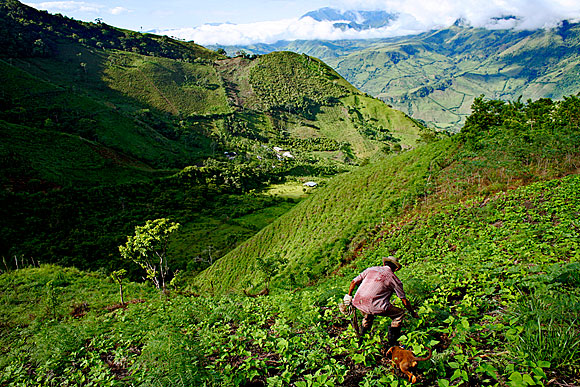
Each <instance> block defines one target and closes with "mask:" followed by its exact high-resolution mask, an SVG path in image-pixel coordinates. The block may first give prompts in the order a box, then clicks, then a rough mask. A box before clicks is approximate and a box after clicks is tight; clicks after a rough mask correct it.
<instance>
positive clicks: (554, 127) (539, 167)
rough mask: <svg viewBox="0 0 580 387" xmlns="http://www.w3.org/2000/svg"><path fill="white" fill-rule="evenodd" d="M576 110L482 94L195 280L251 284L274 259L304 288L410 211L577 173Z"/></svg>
mask: <svg viewBox="0 0 580 387" xmlns="http://www.w3.org/2000/svg"><path fill="white" fill-rule="evenodd" d="M579 107H580V98H579V97H569V98H566V99H565V100H563V101H560V102H553V101H551V100H538V101H535V102H533V101H528V102H527V103H525V104H524V103H520V102H515V103H505V102H501V101H494V100H485V99H483V98H478V99H477V100H476V103H474V114H473V115H472V116H470V118H469V119H468V120H467V124H466V126H465V127H464V129H463V130H462V132H461V133H460V134H459V135H457V136H455V137H453V138H450V139H446V140H441V141H437V142H434V143H431V144H427V145H426V146H422V147H419V148H417V149H414V150H412V151H408V152H403V153H402V154H399V155H391V156H389V157H387V158H385V159H383V160H382V161H381V162H376V163H371V164H369V165H367V166H365V167H363V168H360V169H358V170H356V171H353V172H351V173H348V174H344V175H340V176H337V177H335V178H334V179H332V180H331V181H329V182H328V184H327V185H326V187H325V189H324V190H321V191H318V192H316V193H315V194H313V195H312V196H310V197H309V198H308V199H307V200H305V201H303V202H301V203H300V204H299V205H297V206H296V207H295V208H294V209H293V210H292V211H289V212H288V213H287V214H285V215H284V216H283V217H281V218H280V219H279V220H277V221H275V222H274V223H273V224H272V225H271V226H269V227H267V228H264V229H263V230H261V231H260V232H259V233H258V234H257V235H256V236H255V237H253V238H252V239H250V240H248V241H246V242H244V243H242V244H241V245H240V246H239V247H237V248H236V250H234V251H232V252H231V253H230V254H229V255H228V256H226V257H225V258H224V259H222V260H220V261H219V262H218V263H216V264H215V265H213V266H212V267H211V268H210V269H208V270H207V271H206V272H204V273H203V274H202V275H201V277H200V281H203V283H204V284H205V285H206V288H207V284H208V283H210V282H212V283H213V286H214V287H215V288H216V289H220V290H228V289H230V288H234V289H242V288H244V287H247V286H249V287H251V286H257V284H259V283H260V282H261V281H262V279H261V278H259V277H256V275H255V268H256V266H255V265H256V262H257V259H258V257H260V258H261V259H271V260H274V261H280V262H281V263H280V264H281V265H283V266H284V267H285V269H284V272H285V274H286V276H285V277H284V281H290V280H292V281H295V283H297V284H301V285H304V284H307V283H310V282H311V281H313V280H314V279H316V278H319V277H321V276H325V275H327V273H329V272H332V271H333V270H334V269H335V268H336V267H338V266H340V265H341V264H342V263H344V262H345V261H348V260H349V259H351V256H352V254H353V252H355V251H356V250H357V249H359V248H360V246H361V244H364V241H365V239H366V238H367V233H368V232H369V230H373V229H374V228H375V227H376V226H377V225H378V224H381V223H382V222H388V221H390V220H392V219H395V218H396V217H397V216H401V215H402V214H404V213H405V212H406V211H408V210H409V209H412V208H414V207H415V206H422V207H426V208H431V207H433V208H436V209H437V208H441V207H442V206H445V204H446V203H455V202H457V201H459V200H464V198H465V197H469V196H471V195H485V194H492V193H494V192H496V191H499V190H506V189H509V188H513V187H517V186H519V185H522V184H527V183H529V182H531V181H533V180H538V179H549V178H555V177H559V176H564V175H566V174H568V173H575V172H576V171H577V166H578V165H579V161H578V160H579V157H580V154H579V153H578V149H579V148H578V147H579V145H580V136H579V134H578V133H579V126H578V125H579V123H580V120H579V119H578V111H580V110H579ZM289 283H291V282H289Z"/></svg>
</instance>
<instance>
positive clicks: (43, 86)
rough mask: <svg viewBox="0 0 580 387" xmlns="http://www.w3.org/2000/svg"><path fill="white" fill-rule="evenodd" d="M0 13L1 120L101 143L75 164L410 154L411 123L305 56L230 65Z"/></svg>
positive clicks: (37, 17)
mask: <svg viewBox="0 0 580 387" xmlns="http://www.w3.org/2000/svg"><path fill="white" fill-rule="evenodd" d="M0 7H1V9H2V14H1V16H0V26H1V28H0V47H2V54H0V67H1V69H2V72H1V74H2V75H1V77H2V79H1V81H2V82H1V84H2V89H1V95H0V97H1V103H0V108H1V110H0V120H1V121H4V122H6V123H10V124H17V125H22V126H27V127H30V128H31V130H40V129H45V130H49V131H55V132H65V133H68V134H72V135H74V136H77V135H78V136H79V137H80V139H81V140H83V141H84V140H88V141H90V142H92V143H94V144H96V146H97V147H102V148H103V147H104V149H105V151H102V152H97V151H94V152H93V153H92V155H91V156H83V157H85V158H86V157H93V158H95V157H96V158H98V157H99V156H100V157H101V158H102V159H103V160H101V161H100V162H101V164H103V163H107V162H110V159H111V158H113V159H114V160H115V162H116V163H120V164H123V165H122V166H123V167H126V168H132V167H133V165H132V164H134V163H125V161H126V160H129V159H135V160H138V161H140V162H141V163H143V164H144V165H146V166H148V167H150V168H151V169H168V168H183V167H185V166H187V165H193V164H199V163H202V162H203V161H204V160H205V159H208V158H210V157H211V158H218V159H220V158H221V159H224V160H225V159H226V158H225V157H224V156H223V153H224V152H236V153H237V154H240V155H246V157H247V158H256V156H260V157H264V156H268V157H267V158H270V159H273V160H276V154H275V152H273V151H271V152H270V153H269V154H267V155H265V154H264V152H258V151H257V150H256V149H257V148H260V145H268V146H269V147H270V148H272V147H273V146H279V147H283V148H285V149H286V150H289V151H291V152H292V154H293V155H294V156H295V157H296V164H300V163H303V162H304V161H305V160H308V163H309V164H320V165H327V164H337V163H338V164H344V163H345V162H348V163H352V162H354V163H356V162H358V161H359V160H361V159H364V158H368V157H370V156H371V155H372V154H374V153H376V152H377V151H378V150H382V149H383V148H384V147H385V146H393V145H395V144H399V145H402V146H403V147H413V146H415V145H416V140H417V139H418V138H419V130H420V126H419V125H417V124H416V123H415V122H413V121H412V120H410V119H408V118H407V117H405V116H404V115H402V114H401V113H399V112H396V111H393V110H392V109H390V108H389V107H387V106H386V105H384V104H380V103H379V102H377V101H376V100H374V99H372V98H370V97H368V96H365V95H363V94H361V93H360V92H359V91H357V90H356V89H355V88H353V87H352V86H351V85H349V84H348V83H347V82H346V81H344V79H342V78H341V77H340V76H339V75H338V74H336V73H335V72H334V71H333V70H331V69H330V68H329V67H328V66H326V65H325V64H323V63H322V62H320V61H319V60H315V59H313V58H310V57H306V56H299V55H295V54H291V53H280V54H271V55H266V56H263V57H257V58H254V57H253V58H242V57H239V58H233V59H229V58H225V57H223V56H220V55H218V54H217V53H215V52H213V51H210V50H207V49H205V48H203V47H201V46H197V45H195V44H193V43H187V42H180V41H175V40H172V39H170V38H167V37H161V36H155V35H149V34H140V33H135V32H132V31H124V30H120V29H117V28H114V27H111V26H109V25H106V24H104V23H100V22H99V23H83V22H79V21H75V20H72V19H69V18H66V17H63V16H60V15H49V14H48V13H46V12H41V11H36V10H34V9H33V8H30V7H27V6H25V5H23V4H21V3H19V2H17V1H15V0H9V1H3V2H2V3H1V4H0ZM281 74H283V75H284V76H280V75H281ZM354 96H356V97H357V98H356V99H355V98H354ZM3 126H4V127H5V131H6V132H7V131H8V130H9V128H10V126H9V125H3ZM79 148H81V149H84V148H86V147H82V146H81V145H79ZM314 150H315V151H316V152H319V153H316V154H314V153H313V151H314ZM52 154H58V152H52ZM216 154H218V156H216ZM220 155H221V156H220ZM30 157H34V155H33V154H32V153H30V152H29V154H28V155H26V156H23V157H22V159H29V158H30ZM38 157H39V158H45V157H50V154H49V153H46V154H44V155H38ZM30 162H31V163H32V164H34V165H35V166H36V167H38V166H39V165H41V163H40V162H38V161H37V160H30ZM50 164H51V165H53V166H54V165H56V164H57V163H56V162H51V163H50ZM95 168H97V167H96V166H95ZM82 169H83V168H79V172H78V173H77V178H76V179H74V180H71V181H70V182H69V184H70V183H74V184H84V185H91V184H92V183H93V182H92V181H91V180H90V178H91V176H90V175H88V176H86V178H85V179H84V181H82V172H81V171H82ZM100 171H101V173H102V174H107V173H108V171H107V169H106V168H100ZM35 173H36V174H39V175H43V174H46V175H47V176H43V178H46V179H48V178H49V177H51V176H53V175H55V174H61V175H63V176H65V178H64V179H59V180H58V181H50V183H54V184H58V185H66V184H65V180H66V176H67V174H66V173H65V172H64V171H63V170H60V171H42V170H35ZM141 175H142V173H141V172H140V171H137V173H136V176H141ZM71 177H72V176H71ZM97 183H98V182H97Z"/></svg>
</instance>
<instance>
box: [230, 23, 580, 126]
mask: <svg viewBox="0 0 580 387" xmlns="http://www.w3.org/2000/svg"><path fill="white" fill-rule="evenodd" d="M579 45H580V24H578V23H569V22H567V21H564V22H562V25H561V26H560V27H558V28H554V29H546V30H536V31H520V30H485V29H478V28H470V27H465V26H461V25H460V23H457V25H454V26H452V27H449V28H447V29H442V30H437V31H431V32H428V33H423V34H420V35H414V36H406V37H397V38H390V39H381V40H358V41H332V42H329V41H295V42H286V43H284V44H283V43H282V42H279V43H277V44H275V45H272V46H268V45H256V46H251V47H242V48H243V49H244V50H246V51H248V52H252V53H265V52H270V51H273V50H291V51H295V52H299V53H306V54H308V55H312V56H315V57H317V58H320V59H322V60H324V61H325V62H326V63H328V64H329V65H330V66H332V67H333V68H334V69H336V70H337V71H338V73H340V74H341V75H342V76H343V77H345V79H347V80H348V81H349V82H351V83H352V84H353V85H355V86H356V87H357V88H359V89H360V90H363V91H365V92H367V93H369V94H371V95H373V96H375V97H379V98H381V99H382V100H383V101H385V102H387V103H388V104H390V105H392V106H394V107H395V108H397V109H400V110H401V111H404V112H405V113H407V114H409V115H410V116H412V117H413V118H415V119H418V120H422V121H424V122H426V123H428V125H430V126H432V127H437V128H441V129H447V130H451V131H455V132H457V131H459V129H460V128H461V126H462V125H463V124H464V122H465V119H466V117H467V116H468V115H469V112H470V109H469V108H470V106H471V102H472V101H473V99H474V98H475V97H477V96H479V95H480V94H485V95H486V96H487V97H489V98H494V99H503V100H515V99H517V98H518V97H519V96H520V95H521V96H523V98H524V100H526V99H528V98H531V99H537V98H556V99H558V98H562V97H563V96H566V95H570V94H576V93H578V92H579V91H580V86H579V82H578V79H579V77H578V74H579V66H580V59H579V58H578V49H579ZM237 49H240V48H239V47H237V48H228V51H232V52H233V51H235V50H237Z"/></svg>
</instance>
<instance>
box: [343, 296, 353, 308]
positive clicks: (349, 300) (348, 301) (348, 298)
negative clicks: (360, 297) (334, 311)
mask: <svg viewBox="0 0 580 387" xmlns="http://www.w3.org/2000/svg"><path fill="white" fill-rule="evenodd" d="M342 302H343V303H344V305H346V306H349V305H350V304H351V303H352V296H351V295H350V294H345V295H344V298H343V299H342Z"/></svg>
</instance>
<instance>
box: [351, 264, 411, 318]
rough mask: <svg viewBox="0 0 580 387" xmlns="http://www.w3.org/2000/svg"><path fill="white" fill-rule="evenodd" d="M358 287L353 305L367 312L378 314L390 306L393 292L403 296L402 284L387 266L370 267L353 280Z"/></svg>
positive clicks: (400, 296)
mask: <svg viewBox="0 0 580 387" xmlns="http://www.w3.org/2000/svg"><path fill="white" fill-rule="evenodd" d="M353 281H354V282H355V283H356V284H357V285H359V288H358V290H357V292H356V294H355V296H354V299H353V305H354V306H355V307H356V308H357V309H359V310H360V311H361V312H364V313H367V314H380V313H383V312H385V311H386V310H387V309H388V308H389V306H390V304H391V303H390V298H391V295H392V294H393V292H395V294H396V295H397V296H398V297H399V298H405V292H404V291H403V284H402V283H401V280H400V279H399V278H398V277H397V276H396V275H395V274H394V273H393V271H392V270H391V268H390V267H388V266H375V267H370V268H368V269H366V270H365V271H363V272H362V273H361V274H360V275H359V276H358V277H356V278H355V279H354V280H353Z"/></svg>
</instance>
